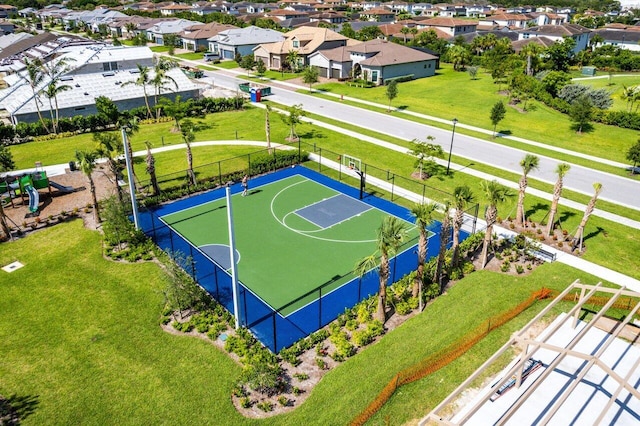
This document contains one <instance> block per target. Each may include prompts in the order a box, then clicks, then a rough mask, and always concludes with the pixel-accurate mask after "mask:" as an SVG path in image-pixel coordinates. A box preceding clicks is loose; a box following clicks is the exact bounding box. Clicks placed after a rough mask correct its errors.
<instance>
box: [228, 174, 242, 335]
mask: <svg viewBox="0 0 640 426" xmlns="http://www.w3.org/2000/svg"><path fill="white" fill-rule="evenodd" d="M226 195H227V223H228V224H229V259H230V262H231V288H232V290H233V311H234V312H233V315H234V316H235V318H236V330H237V329H239V328H240V305H239V303H238V270H237V268H236V256H235V255H236V239H235V234H234V232H233V230H234V226H233V212H232V207H231V188H230V187H229V186H227V188H226Z"/></svg>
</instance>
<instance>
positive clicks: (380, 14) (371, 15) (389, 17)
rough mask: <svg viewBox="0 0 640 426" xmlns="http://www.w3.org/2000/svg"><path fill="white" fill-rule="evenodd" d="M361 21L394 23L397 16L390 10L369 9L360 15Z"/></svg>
mask: <svg viewBox="0 0 640 426" xmlns="http://www.w3.org/2000/svg"><path fill="white" fill-rule="evenodd" d="M360 20H361V21H374V22H393V21H395V20H396V14H395V13H393V12H392V11H390V10H388V9H382V8H380V9H369V10H364V11H362V12H361V13H360Z"/></svg>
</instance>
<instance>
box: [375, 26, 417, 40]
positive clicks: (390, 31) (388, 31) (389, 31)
mask: <svg viewBox="0 0 640 426" xmlns="http://www.w3.org/2000/svg"><path fill="white" fill-rule="evenodd" d="M379 28H380V31H382V34H384V35H385V36H387V37H388V36H392V35H394V34H397V33H399V32H401V31H402V29H403V28H404V25H402V24H384V25H380V27H379ZM407 35H410V34H407Z"/></svg>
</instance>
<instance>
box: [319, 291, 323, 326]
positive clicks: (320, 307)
mask: <svg viewBox="0 0 640 426" xmlns="http://www.w3.org/2000/svg"><path fill="white" fill-rule="evenodd" d="M318 328H322V287H320V288H319V289H318Z"/></svg>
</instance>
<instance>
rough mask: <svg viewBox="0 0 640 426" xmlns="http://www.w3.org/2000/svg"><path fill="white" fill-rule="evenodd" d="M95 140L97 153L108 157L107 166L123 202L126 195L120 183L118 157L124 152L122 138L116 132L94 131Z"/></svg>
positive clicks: (119, 198) (119, 197) (119, 199)
mask: <svg viewBox="0 0 640 426" xmlns="http://www.w3.org/2000/svg"><path fill="white" fill-rule="evenodd" d="M93 140H94V141H95V142H96V152H97V154H98V155H99V156H100V157H104V158H106V159H107V166H108V168H109V171H110V172H111V174H112V175H113V184H114V185H115V190H116V194H117V195H118V201H120V204H122V202H123V200H124V197H123V194H122V188H121V187H120V184H119V183H118V181H119V180H120V175H121V170H120V163H119V162H118V157H119V156H121V155H122V154H123V153H124V147H123V145H122V140H121V139H120V138H119V137H118V136H117V135H116V134H115V133H94V134H93Z"/></svg>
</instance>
